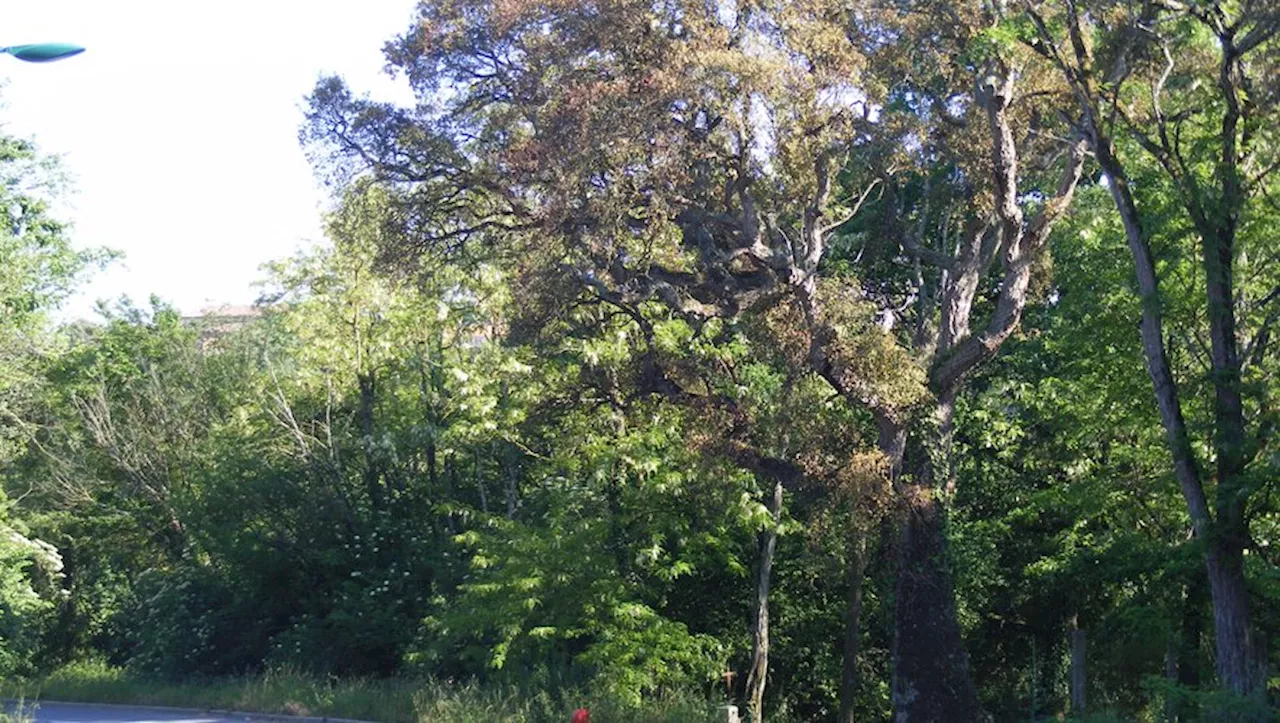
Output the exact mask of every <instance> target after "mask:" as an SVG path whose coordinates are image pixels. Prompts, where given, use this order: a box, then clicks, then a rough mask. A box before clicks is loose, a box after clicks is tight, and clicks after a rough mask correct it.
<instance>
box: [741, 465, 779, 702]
mask: <svg viewBox="0 0 1280 723" xmlns="http://www.w3.org/2000/svg"><path fill="white" fill-rule="evenodd" d="M768 508H769V517H770V518H771V520H772V523H773V524H771V525H770V526H769V529H767V530H763V531H761V532H760V535H759V536H758V542H759V551H758V552H759V558H758V559H759V562H758V564H757V566H756V599H755V606H754V611H755V616H754V617H755V619H754V620H753V622H752V626H751V670H750V672H749V673H748V674H747V710H748V713H749V715H750V717H751V721H752V723H759V722H760V721H762V720H764V687H765V684H766V683H767V682H768V677H769V586H770V584H771V582H772V577H773V556H774V552H775V551H776V550H777V548H778V522H779V520H781V518H782V481H781V480H779V481H776V482H774V483H773V494H772V495H771V496H770V498H769V504H768Z"/></svg>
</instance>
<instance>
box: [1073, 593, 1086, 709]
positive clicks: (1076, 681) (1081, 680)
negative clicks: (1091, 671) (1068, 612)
mask: <svg viewBox="0 0 1280 723" xmlns="http://www.w3.org/2000/svg"><path fill="white" fill-rule="evenodd" d="M1084 711H1085V657H1084V631H1083V630H1081V629H1080V627H1079V625H1078V624H1077V621H1076V616H1074V615H1072V616H1071V714H1072V715H1077V716H1079V715H1084Z"/></svg>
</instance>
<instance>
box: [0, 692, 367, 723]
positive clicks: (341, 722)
mask: <svg viewBox="0 0 1280 723" xmlns="http://www.w3.org/2000/svg"><path fill="white" fill-rule="evenodd" d="M0 702H3V703H4V704H5V706H6V707H7V706H9V705H14V704H17V703H22V704H23V706H31V705H35V706H39V705H40V704H41V703H49V704H50V705H73V706H84V707H97V708H124V709H129V710H141V711H149V710H150V711H165V712H168V713H196V714H205V715H219V716H231V717H243V718H245V719H247V720H249V721H280V722H281V723H378V722H377V721H367V720H359V719H356V718H334V717H332V716H303V715H288V714H286V713H255V712H253V711H247V710H230V709H227V708H182V707H179V706H172V705H131V704H129V703H92V702H86V701H77V700H42V699H36V700H33V701H19V700H17V699H15V698H3V699H0Z"/></svg>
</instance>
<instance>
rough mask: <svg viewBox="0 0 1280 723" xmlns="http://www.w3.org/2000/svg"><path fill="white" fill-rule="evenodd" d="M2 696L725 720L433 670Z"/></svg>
mask: <svg viewBox="0 0 1280 723" xmlns="http://www.w3.org/2000/svg"><path fill="white" fill-rule="evenodd" d="M0 697H7V698H21V697H25V698H26V699H27V700H28V701H37V700H40V699H46V700H65V701H78V702H86V703H129V704H134V705H171V706H182V707H191V708H220V709H233V710H243V711H253V712H259V713H288V714H292V715H312V716H332V717H337V718H356V719H360V720H368V721H381V722H386V723H446V722H448V723H493V722H494V721H510V722H512V723H566V722H567V721H568V720H569V718H570V716H571V715H572V713H573V710H574V709H575V708H577V707H579V706H586V707H588V708H590V709H591V720H592V723H610V722H618V723H621V722H623V721H626V722H628V723H630V722H635V723H701V722H703V721H705V722H706V723H712V722H713V721H714V722H718V721H722V720H723V713H720V714H719V715H717V711H716V706H715V705H714V704H712V703H708V702H707V701H706V700H705V699H701V698H698V697H696V696H671V697H665V698H659V699H651V700H646V701H644V703H643V705H641V706H640V707H638V708H637V707H635V706H632V705H628V704H626V703H624V702H621V701H618V700H615V699H611V698H609V697H607V696H602V695H597V694H592V693H590V692H564V693H559V694H555V695H552V694H549V693H547V692H545V691H535V692H530V691H522V690H519V689H517V688H512V687H484V686H479V685H474V684H448V683H443V682H439V681H432V680H406V679H396V680H375V681H370V680H329V679H323V678H318V677H315V676H311V675H306V674H303V673H297V672H292V671H274V672H270V673H266V674H263V675H260V676H252V677H244V678H216V679H201V680H193V681H187V682H180V683H175V682H171V681H157V680H148V679H145V678H141V677H138V676H136V675H132V674H130V673H128V672H125V671H123V670H120V669H118V668H112V667H109V666H107V665H104V664H101V663H75V664H72V665H69V666H67V667H64V668H61V669H59V670H57V671H55V672H54V673H52V674H50V675H48V676H46V677H44V678H42V679H39V680H34V681H6V682H3V683H0Z"/></svg>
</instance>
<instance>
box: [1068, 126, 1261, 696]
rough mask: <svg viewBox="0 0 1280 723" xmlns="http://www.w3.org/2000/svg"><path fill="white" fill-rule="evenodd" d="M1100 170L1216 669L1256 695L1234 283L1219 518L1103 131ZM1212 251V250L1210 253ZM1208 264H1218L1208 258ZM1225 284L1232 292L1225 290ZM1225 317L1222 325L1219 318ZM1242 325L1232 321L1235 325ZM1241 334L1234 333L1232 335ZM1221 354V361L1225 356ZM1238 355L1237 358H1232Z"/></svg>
mask: <svg viewBox="0 0 1280 723" xmlns="http://www.w3.org/2000/svg"><path fill="white" fill-rule="evenodd" d="M1093 145H1094V148H1095V153H1096V155H1097V158H1098V162H1099V165H1101V166H1102V169H1103V170H1104V171H1105V172H1106V173H1107V175H1108V177H1109V178H1110V179H1111V180H1110V183H1109V184H1108V186H1109V188H1110V190H1111V196H1112V200H1113V201H1114V202H1115V206H1116V209H1117V211H1118V212H1119V215H1120V220H1121V222H1122V224H1123V226H1124V230H1125V237H1126V239H1127V241H1128V244H1129V249H1130V251H1131V253H1132V256H1133V259H1134V266H1135V271H1136V274H1137V279H1138V291H1139V293H1140V294H1141V297H1142V324H1141V326H1140V327H1139V328H1140V329H1141V335H1142V347H1143V352H1144V354H1145V355H1146V360H1147V371H1148V372H1149V373H1150V375H1151V381H1152V384H1153V386H1154V388H1155V395H1156V403H1157V407H1158V408H1159V410H1160V418H1161V421H1162V423H1163V424H1164V428H1165V436H1166V439H1167V441H1168V445H1169V450H1170V453H1171V454H1172V456H1173V468H1174V475H1175V476H1176V477H1177V479H1178V483H1179V486H1180V487H1181V489H1182V495H1183V498H1184V499H1185V500H1186V503H1187V508H1188V511H1189V512H1190V513H1191V521H1192V525H1193V526H1194V530H1195V534H1196V536H1197V537H1199V538H1200V539H1201V540H1203V541H1204V545H1205V569H1206V571H1207V573H1208V581H1209V590H1210V596H1211V599H1212V602H1213V622H1214V648H1215V652H1216V658H1215V664H1216V667H1217V671H1218V678H1219V684H1220V685H1221V686H1222V687H1223V688H1225V689H1226V690H1229V691H1231V692H1232V693H1235V694H1236V695H1241V696H1249V695H1253V694H1254V693H1256V692H1257V691H1259V690H1260V689H1261V686H1260V682H1261V678H1262V675H1261V673H1262V667H1261V665H1260V664H1259V661H1258V657H1257V652H1256V649H1255V645H1254V641H1253V633H1252V628H1251V625H1250V613H1249V593H1248V588H1247V586H1246V584H1245V578H1244V565H1243V562H1244V559H1243V553H1244V534H1243V532H1244V531H1243V530H1242V527H1243V525H1244V514H1243V503H1244V499H1243V496H1242V495H1240V494H1239V490H1238V487H1239V483H1240V480H1239V478H1240V472H1241V470H1242V469H1243V462H1242V457H1241V451H1242V447H1243V436H1244V432H1243V419H1242V417H1241V416H1240V415H1241V414H1242V413H1241V410H1240V398H1239V390H1238V388H1236V387H1237V382H1238V379H1239V369H1238V360H1234V362H1233V361H1232V359H1233V358H1234V357H1233V355H1234V352H1231V353H1230V354H1228V352H1227V351H1226V350H1218V349H1217V346H1218V344H1219V343H1222V344H1224V345H1225V344H1227V342H1226V341H1220V340H1219V339H1218V337H1219V336H1222V335H1225V334H1226V333H1227V332H1226V331H1224V330H1222V329H1221V328H1216V327H1219V326H1221V325H1223V324H1225V323H1226V322H1224V321H1223V320H1222V319H1221V317H1222V316H1223V313H1224V312H1223V311H1222V309H1221V307H1222V305H1223V304H1227V303H1229V301H1227V300H1225V299H1221V298H1217V296H1220V295H1221V294H1224V293H1228V292H1229V290H1230V283H1229V282H1222V281H1221V279H1219V283H1218V284H1217V286H1218V287H1219V288H1218V290H1217V292H1216V293H1214V292H1212V291H1211V298H1210V304H1209V305H1210V309H1211V310H1210V314H1209V316H1210V325H1211V327H1215V328H1216V330H1213V331H1212V333H1211V336H1212V337H1213V345H1214V347H1215V348H1214V350H1213V354H1212V356H1213V359H1214V362H1213V365H1214V371H1215V374H1214V386H1215V390H1216V400H1215V415H1214V416H1215V422H1216V427H1215V428H1216V433H1215V437H1216V438H1215V445H1214V446H1215V451H1216V452H1217V457H1218V474H1219V475H1220V476H1222V475H1225V477H1222V478H1221V479H1219V483H1218V499H1217V505H1216V507H1217V510H1216V511H1217V513H1218V514H1217V519H1216V520H1215V519H1214V517H1213V516H1211V514H1210V512H1209V504H1208V500H1207V498H1206V497H1205V492H1204V486H1203V483H1202V480H1201V472H1200V469H1199V467H1198V465H1197V464H1196V460H1195V455H1194V452H1193V451H1192V447H1191V439H1190V436H1189V434H1188V432H1187V427H1186V422H1185V420H1184V419H1183V415H1182V404H1181V401H1180V399H1179V397H1178V388H1177V386H1176V384H1175V382H1174V379H1173V373H1172V371H1171V370H1170V367H1169V361H1168V359H1167V357H1166V355H1165V347H1164V335H1163V324H1162V319H1161V307H1160V289H1159V281H1158V278H1157V276H1156V270H1155V262H1154V259H1153V257H1152V254H1151V247H1150V245H1149V243H1148V241H1147V238H1146V236H1145V235H1144V232H1143V228H1142V222H1141V217H1140V216H1139V214H1138V209H1137V204H1136V203H1135V202H1134V199H1133V195H1132V192H1131V191H1130V189H1129V179H1128V176H1127V175H1126V173H1125V170H1124V167H1123V166H1122V165H1121V163H1120V161H1119V160H1118V159H1117V158H1116V157H1115V155H1114V149H1113V148H1112V146H1111V143H1110V141H1109V139H1107V138H1105V137H1103V136H1101V135H1100V134H1098V133H1097V131H1095V137H1094V139H1093ZM1206 251H1207V252H1208V250H1206ZM1206 264H1210V262H1208V261H1206ZM1212 265H1213V266H1214V267H1215V269H1216V270H1215V272H1210V273H1209V274H1208V275H1209V276H1210V277H1211V279H1210V287H1213V286H1215V284H1214V283H1213V281H1212V277H1213V276H1214V275H1215V274H1216V275H1218V276H1221V275H1222V274H1223V273H1225V272H1224V271H1223V269H1222V268H1221V267H1220V266H1221V265H1220V263H1214V264H1212ZM1224 283H1225V290H1224V289H1223V288H1222V287H1223V284H1224ZM1215 317H1218V321H1217V322H1215V321H1214V318H1215ZM1233 323H1234V322H1232V324H1233ZM1231 334H1232V336H1234V330H1233V329H1232V330H1231ZM1220 355H1221V357H1222V358H1221V359H1219V356H1220ZM1228 356H1231V357H1232V358H1231V359H1229V358H1227V357H1228ZM1220 363H1221V364H1225V365H1227V366H1230V365H1231V364H1232V363H1234V364H1236V365H1237V368H1236V372H1235V374H1234V376H1233V375H1232V374H1231V373H1230V371H1229V369H1224V370H1223V371H1222V372H1221V373H1219V369H1218V367H1219V364H1220Z"/></svg>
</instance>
